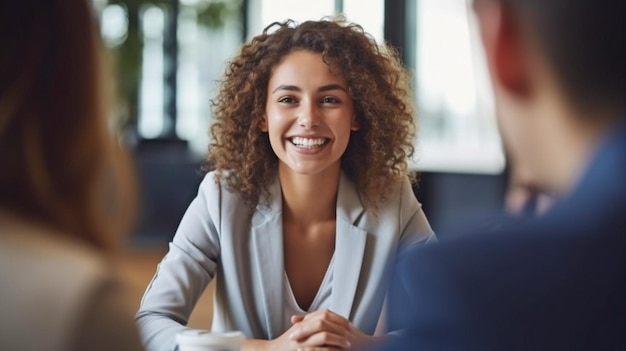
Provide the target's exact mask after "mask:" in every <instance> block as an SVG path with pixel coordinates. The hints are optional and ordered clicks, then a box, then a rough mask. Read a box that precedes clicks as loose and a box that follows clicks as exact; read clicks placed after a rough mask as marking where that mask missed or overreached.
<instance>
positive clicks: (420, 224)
mask: <svg viewBox="0 0 626 351" xmlns="http://www.w3.org/2000/svg"><path fill="white" fill-rule="evenodd" d="M399 215H400V219H399V223H400V224H401V226H402V228H401V231H400V239H399V242H398V254H402V253H404V252H405V251H406V250H409V249H411V248H413V247H415V246H418V245H422V244H427V243H432V242H436V241H437V237H436V236H435V233H434V232H433V230H432V229H431V227H430V224H429V223H428V219H427V218H426V215H425V214H424V211H423V210H422V204H421V203H419V201H418V200H417V198H416V197H415V193H414V192H413V188H412V187H411V183H409V181H408V180H407V181H405V182H403V183H402V187H401V189H400V211H399Z"/></svg>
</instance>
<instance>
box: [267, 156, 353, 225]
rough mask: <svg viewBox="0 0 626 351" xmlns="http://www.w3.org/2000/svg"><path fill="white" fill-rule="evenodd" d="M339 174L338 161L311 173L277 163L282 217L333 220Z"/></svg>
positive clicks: (304, 221) (307, 221)
mask: <svg viewBox="0 0 626 351" xmlns="http://www.w3.org/2000/svg"><path fill="white" fill-rule="evenodd" d="M340 175H341V168H340V165H339V164H337V165H336V166H332V167H329V168H328V169H326V170H324V171H323V172H320V173H318V174H313V175H306V174H297V173H295V172H292V171H291V170H290V169H289V168H288V167H282V165H280V166H279V167H278V176H279V179H280V184H281V188H282V194H283V216H285V220H287V221H295V222H298V223H299V224H300V225H311V224H315V223H319V222H320V221H329V220H334V219H335V214H336V204H337V190H338V189H339V177H340Z"/></svg>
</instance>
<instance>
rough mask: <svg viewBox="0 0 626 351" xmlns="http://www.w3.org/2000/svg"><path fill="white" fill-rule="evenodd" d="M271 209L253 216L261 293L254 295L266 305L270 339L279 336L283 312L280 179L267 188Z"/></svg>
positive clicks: (261, 207) (254, 251)
mask: <svg viewBox="0 0 626 351" xmlns="http://www.w3.org/2000/svg"><path fill="white" fill-rule="evenodd" d="M268 191H269V192H270V194H271V198H270V204H269V207H265V206H263V205H260V206H259V207H257V210H256V211H255V213H254V215H253V216H252V241H253V245H254V247H253V249H252V254H253V256H254V259H255V263H256V274H257V275H258V276H259V277H260V285H261V291H260V292H255V293H254V294H255V295H257V296H259V295H260V296H261V298H262V299H263V301H264V304H263V306H264V309H265V324H266V325H267V330H268V334H269V335H267V337H268V338H269V339H273V338H276V337H278V336H280V331H281V330H282V327H283V326H282V311H283V285H284V281H283V280H284V274H283V271H284V264H283V222H282V215H281V213H282V194H281V190H280V183H279V182H278V179H276V181H275V182H274V183H273V184H272V185H271V186H270V187H269V188H268Z"/></svg>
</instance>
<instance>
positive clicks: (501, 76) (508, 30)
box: [474, 0, 530, 96]
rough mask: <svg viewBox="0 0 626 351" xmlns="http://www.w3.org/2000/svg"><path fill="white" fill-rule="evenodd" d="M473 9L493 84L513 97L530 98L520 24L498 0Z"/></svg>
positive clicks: (478, 1) (485, 1)
mask: <svg viewBox="0 0 626 351" xmlns="http://www.w3.org/2000/svg"><path fill="white" fill-rule="evenodd" d="M474 10H475V12H476V15H477V17H478V24H479V27H480V37H481V39H482V42H483V46H484V51H485V56H486V58H487V64H488V66H489V72H490V74H491V77H492V80H493V82H494V84H497V85H498V86H500V87H501V88H502V89H504V90H506V91H507V92H509V93H511V94H513V95H518V96H523V95H527V94H528V93H529V91H530V75H529V73H530V72H529V71H528V63H529V62H528V61H527V60H528V59H529V55H528V53H527V52H526V50H527V49H528V46H527V44H528V43H527V42H525V41H524V38H523V33H522V29H521V28H520V27H519V22H518V21H517V20H516V18H515V17H514V16H513V14H512V13H511V12H510V11H509V9H508V8H507V7H506V6H505V5H503V4H502V2H501V1H498V0H476V1H475V2H474Z"/></svg>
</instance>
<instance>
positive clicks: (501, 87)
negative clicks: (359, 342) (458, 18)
mask: <svg viewBox="0 0 626 351" xmlns="http://www.w3.org/2000/svg"><path fill="white" fill-rule="evenodd" d="M625 3H626V2H624V1H623V0H475V1H474V2H473V7H474V11H475V14H476V16H477V18H478V23H479V28H480V35H481V39H482V43H483V48H484V51H485V54H486V58H487V62H488V67H489V72H490V76H491V80H492V85H493V87H494V91H495V96H496V101H497V109H498V122H499V127H500V131H501V134H502V137H503V139H504V142H505V144H506V147H507V149H508V151H509V152H510V153H511V160H510V161H511V162H512V167H513V168H514V169H515V171H516V172H517V175H518V176H520V177H521V179H523V181H524V184H525V186H528V187H529V188H532V189H534V190H538V191H541V192H546V193H550V194H556V195H557V197H558V198H559V199H558V200H557V201H556V203H554V204H553V206H552V207H551V208H550V209H549V210H548V211H547V212H546V213H545V214H544V215H543V216H541V217H540V218H537V219H534V220H532V221H525V222H520V223H513V224H511V225H508V226H507V227H506V228H502V229H501V230H500V232H498V233H480V232H475V233H467V234H466V235H455V236H453V238H452V239H449V240H447V241H446V240H445V239H443V240H442V241H441V242H440V243H439V244H436V245H433V246H430V247H426V248H423V249H418V250H416V251H414V252H412V253H411V254H410V255H407V256H405V257H403V258H401V259H400V264H399V268H398V272H397V276H396V277H395V278H394V286H393V288H392V290H391V293H390V294H391V295H390V299H389V300H390V311H391V312H390V323H391V324H392V325H394V324H396V325H397V324H400V325H402V326H404V327H405V328H406V329H405V332H404V334H402V335H401V336H399V337H398V338H396V339H394V341H393V342H392V343H390V344H386V345H383V346H382V347H381V348H380V349H381V350H429V351H432V350H626V333H625V332H624V327H625V326H626V75H625V71H626V55H625V51H626V50H625V45H626V40H625V35H626V27H625V23H626V10H625V8H624V4H625ZM442 238H446V236H445V235H442ZM402 291H409V294H408V295H409V296H403V295H404V293H402V294H401V293H400V292H402Z"/></svg>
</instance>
